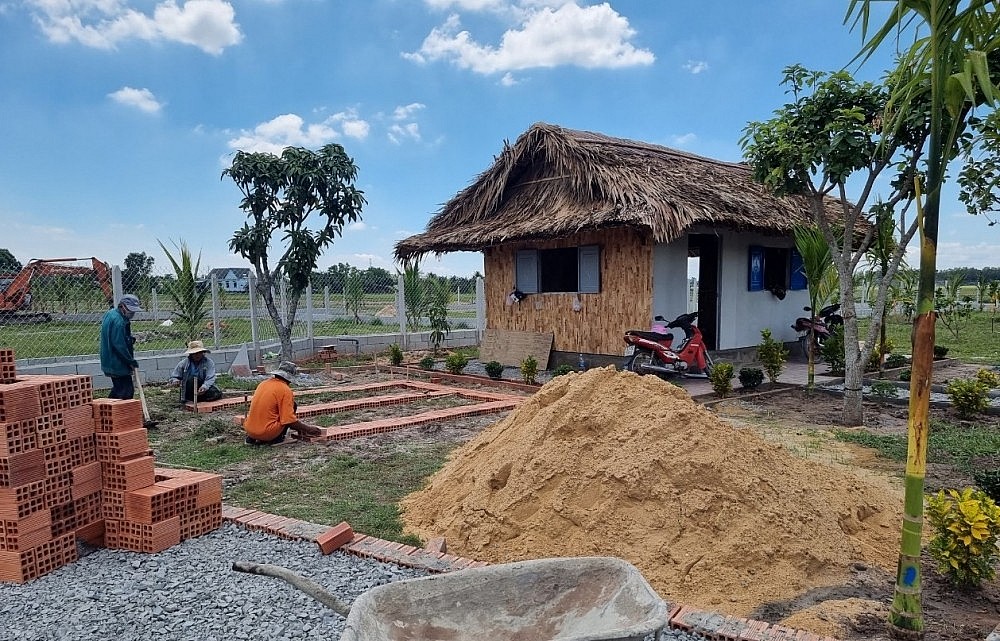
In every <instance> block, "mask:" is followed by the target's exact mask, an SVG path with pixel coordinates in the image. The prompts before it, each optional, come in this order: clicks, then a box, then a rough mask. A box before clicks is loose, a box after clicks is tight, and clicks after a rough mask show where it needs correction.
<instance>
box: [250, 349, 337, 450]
mask: <svg viewBox="0 0 1000 641" xmlns="http://www.w3.org/2000/svg"><path fill="white" fill-rule="evenodd" d="M270 374H271V378H269V379H267V380H264V381H261V382H260V384H259V385H257V389H256V390H254V393H253V398H252V399H250V411H249V412H247V416H246V418H245V419H243V429H244V430H245V431H246V433H247V437H246V443H247V445H276V444H278V443H281V442H282V441H284V440H285V436H286V435H287V434H288V430H295V432H296V437H297V438H301V437H302V436H303V435H305V436H319V435H320V434H322V430H320V428H318V427H316V426H315V425H308V424H306V423H303V422H302V421H300V420H299V419H298V417H297V416H295V400H294V394H293V393H292V387H291V384H292V381H293V380H294V379H295V378H296V377H297V376H298V368H297V367H296V366H295V363H292V362H290V361H282V362H281V364H280V365H278V369H276V370H275V371H273V372H270Z"/></svg>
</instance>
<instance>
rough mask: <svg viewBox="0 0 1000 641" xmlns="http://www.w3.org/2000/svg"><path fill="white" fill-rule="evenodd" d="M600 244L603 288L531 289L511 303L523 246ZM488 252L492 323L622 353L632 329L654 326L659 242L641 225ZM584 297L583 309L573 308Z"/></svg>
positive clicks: (577, 346) (566, 348)
mask: <svg viewBox="0 0 1000 641" xmlns="http://www.w3.org/2000/svg"><path fill="white" fill-rule="evenodd" d="M581 245H600V247H601V292H600V293H599V294H575V293H551V294H549V293H543V294H528V296H527V297H526V298H525V299H524V300H522V301H521V302H520V303H514V304H507V296H508V295H509V294H510V292H511V291H513V290H514V277H515V276H514V264H515V257H516V255H517V250H519V249H556V248H560V247H578V246H581ZM484 254H485V258H484V269H485V272H486V274H485V276H486V277H485V286H486V327H487V328H490V329H507V330H516V331H523V332H553V334H554V335H555V339H554V341H553V345H552V349H553V350H556V351H563V352H583V353H585V354H607V355H614V356H617V355H620V354H621V353H622V350H624V348H625V343H624V342H623V341H622V334H623V333H624V332H625V330H626V329H648V328H649V323H650V319H652V317H653V309H652V306H653V300H652V299H653V296H652V291H653V271H652V265H653V244H652V239H651V238H649V237H648V236H647V235H645V234H643V233H641V232H640V231H639V230H637V229H630V228H617V229H610V230H604V231H593V232H584V233H580V234H576V235H574V236H569V237H566V238H559V239H554V240H544V241H542V240H540V241H536V242H525V243H511V244H505V245H503V246H501V247H493V248H490V249H487V250H486V251H485V252H484ZM575 297H579V299H580V304H581V309H580V311H578V312H575V311H573V300H574V298H575Z"/></svg>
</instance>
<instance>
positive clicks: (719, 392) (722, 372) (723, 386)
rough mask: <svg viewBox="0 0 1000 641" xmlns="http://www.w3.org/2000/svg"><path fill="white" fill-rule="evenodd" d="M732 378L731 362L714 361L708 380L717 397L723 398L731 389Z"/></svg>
mask: <svg viewBox="0 0 1000 641" xmlns="http://www.w3.org/2000/svg"><path fill="white" fill-rule="evenodd" d="M732 379H733V365H732V363H716V364H715V367H713V368H712V373H711V374H709V375H708V380H710V381H711V382H712V390H713V391H715V394H716V396H718V397H719V398H725V397H726V396H728V395H729V393H730V392H732V391H733V383H732Z"/></svg>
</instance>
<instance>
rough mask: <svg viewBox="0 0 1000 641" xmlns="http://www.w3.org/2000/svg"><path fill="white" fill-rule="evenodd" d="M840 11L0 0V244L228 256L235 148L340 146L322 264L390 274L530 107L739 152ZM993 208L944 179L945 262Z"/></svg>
mask: <svg viewBox="0 0 1000 641" xmlns="http://www.w3.org/2000/svg"><path fill="white" fill-rule="evenodd" d="M846 6H847V2H834V1H831V0H755V1H753V2H747V1H746V0H717V1H715V2H681V1H679V0H616V1H612V2H605V3H591V2H583V1H580V0H578V1H576V2H566V1H552V0H343V1H333V0H234V1H231V2H224V1H222V0H187V1H186V2H185V1H184V0H166V1H155V0H154V1H139V0H20V1H17V0H14V1H12V0H0V60H2V64H0V141H2V146H0V149H2V153H0V247H6V248H8V249H10V250H11V251H12V252H13V253H14V255H15V256H16V257H17V258H18V259H19V260H21V261H22V262H25V261H27V260H28V259H29V258H56V257H69V256H80V257H85V256H97V257H99V258H101V259H103V260H106V261H109V262H112V263H117V264H121V262H122V261H123V259H124V257H125V256H126V255H127V254H128V253H129V252H133V251H137V252H138V251H144V252H146V253H147V254H149V255H150V256H153V257H154V258H155V259H156V270H157V271H166V270H167V268H168V262H167V260H166V257H165V256H164V255H163V252H162V250H160V248H159V246H158V245H157V240H161V241H163V242H164V244H166V245H167V246H168V247H171V243H173V242H177V241H184V242H186V243H187V244H188V245H189V246H190V247H191V248H192V249H193V250H194V251H195V252H201V256H202V266H203V267H227V266H236V265H241V264H243V263H242V260H241V259H240V258H238V257H236V256H234V255H233V254H231V253H230V252H229V249H228V241H229V239H230V237H231V236H232V233H233V231H234V230H236V229H237V228H239V227H240V226H241V225H242V223H243V220H244V215H243V213H242V212H241V211H240V210H239V208H238V203H239V198H240V196H239V192H238V191H237V190H236V188H235V186H234V185H233V184H232V182H231V181H229V180H228V179H225V180H223V179H221V172H222V170H223V169H224V168H225V167H227V166H229V164H230V162H231V159H232V154H233V153H234V151H235V150H237V149H244V150H247V151H272V152H276V153H277V152H280V149H281V148H282V147H283V146H285V145H296V146H304V147H309V148H313V149H315V148H319V147H320V146H322V145H324V144H327V143H329V142H337V143H340V144H342V145H343V146H344V147H345V148H346V150H347V152H348V154H349V155H350V156H351V157H352V158H354V160H355V162H356V164H357V166H358V168H359V176H358V183H357V184H358V186H359V187H360V188H361V189H362V190H364V192H365V195H366V198H367V200H368V205H367V207H366V208H365V210H364V214H363V221H362V222H361V223H359V224H356V225H354V226H353V227H351V228H349V229H347V230H345V233H344V237H343V238H341V239H338V241H337V242H336V243H335V244H334V245H333V246H332V247H331V248H329V249H328V250H327V251H326V252H325V253H324V255H323V256H322V257H321V259H320V263H319V266H318V267H319V269H321V270H322V269H326V268H327V267H328V266H330V265H333V264H336V263H340V262H348V263H351V264H354V265H357V266H359V267H367V266H369V265H374V266H379V267H384V268H386V269H389V270H394V269H395V268H396V266H395V265H394V264H393V262H392V247H393V244H394V243H395V242H396V241H397V240H399V239H400V238H403V237H405V236H408V235H411V234H414V233H418V232H420V231H422V230H423V228H424V226H425V225H426V223H427V221H428V219H429V218H430V216H431V215H432V214H433V213H434V212H436V211H437V210H438V209H439V207H440V206H441V204H442V203H444V202H445V201H447V200H448V199H450V198H451V197H452V196H453V195H455V193H456V192H458V191H459V190H460V189H462V188H463V187H465V186H466V185H467V184H468V183H469V182H471V181H472V180H473V179H474V178H475V177H476V176H477V175H478V174H479V173H480V172H482V171H483V170H484V169H486V168H487V167H488V166H489V165H490V163H491V162H492V160H493V158H494V155H495V154H497V153H499V151H500V150H501V148H502V145H503V141H504V140H509V141H511V142H513V141H514V140H515V139H516V138H517V136H518V135H520V134H521V133H522V132H523V131H524V130H525V129H527V128H528V127H529V126H530V125H531V124H532V123H534V122H539V121H544V122H549V123H553V124H558V125H562V126H565V127H571V128H576V129H586V130H591V131H598V132H602V133H606V134H609V135H613V136H620V137H624V138H634V139H638V140H644V141H648V142H653V143H657V144H662V145H666V146H670V147H675V148H679V149H684V150H687V151H690V152H693V153H698V154H702V155H706V156H710V157H714V158H719V159H723V160H731V161H737V160H739V159H740V156H741V152H740V148H739V143H738V140H739V137H740V134H741V132H742V130H743V128H744V127H745V126H746V123H747V122H748V121H751V120H763V119H767V118H769V117H770V116H771V112H772V111H773V110H774V109H776V108H777V107H779V106H780V105H781V104H783V102H784V101H785V100H786V96H785V94H784V90H783V88H782V87H780V86H779V84H778V83H779V81H780V78H781V70H782V68H784V67H785V66H786V65H789V64H792V63H801V64H803V65H805V66H806V67H808V68H813V69H823V70H833V69H838V68H840V67H842V66H844V65H846V64H848V63H849V62H850V60H851V58H852V57H853V56H854V54H855V53H856V51H857V49H858V47H859V45H860V41H861V36H860V33H858V32H851V31H850V30H849V28H848V27H847V26H844V25H843V17H844V12H845V10H846ZM888 62H889V56H888V54H886V55H885V56H884V57H883V58H881V59H876V60H874V61H872V62H870V63H869V64H868V65H866V66H865V67H864V68H862V69H860V70H855V73H856V76H857V77H858V78H863V79H877V78H878V77H879V76H880V75H881V72H882V70H883V69H884V68H885V67H887V66H888ZM852 70H854V69H853V68H852ZM986 223H987V221H986V220H983V219H981V218H974V217H971V216H969V215H967V214H965V213H964V210H963V208H962V206H961V204H960V203H959V202H958V200H957V198H955V197H954V194H953V193H951V194H949V195H948V196H947V197H946V198H945V201H944V205H943V209H942V222H941V239H940V240H941V244H940V251H939V261H938V262H939V266H940V267H942V268H945V267H952V266H986V265H996V264H998V263H1000V260H998V259H997V258H995V256H997V252H998V250H1000V238H998V236H997V234H998V233H1000V232H997V231H996V229H997V228H996V227H993V228H988V227H987V226H986ZM423 268H424V269H425V270H426V271H433V272H435V273H438V274H471V273H472V271H474V270H476V269H482V260H481V258H480V256H479V255H478V254H452V255H446V256H444V257H442V258H440V259H438V258H434V257H431V258H428V259H427V260H426V261H425V262H424V265H423Z"/></svg>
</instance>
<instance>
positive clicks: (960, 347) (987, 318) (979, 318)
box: [859, 311, 1000, 364]
mask: <svg viewBox="0 0 1000 641" xmlns="http://www.w3.org/2000/svg"><path fill="white" fill-rule="evenodd" d="M859 329H860V330H861V331H862V337H863V336H864V334H863V332H865V331H867V329H868V321H867V319H862V321H861V322H860V323H859ZM886 329H887V330H888V332H887V335H888V337H889V339H890V340H891V341H892V344H893V345H894V349H893V351H894V352H896V353H899V354H909V353H910V352H911V348H910V332H911V331H912V329H913V326H912V323H910V322H908V321H907V320H906V318H905V317H902V316H893V317H891V318H890V319H889V322H888V323H886ZM934 342H935V344H936V345H941V346H943V347H947V348H948V356H949V357H953V358H959V359H961V360H963V361H971V362H980V363H989V364H997V363H1000V314H998V315H994V314H993V313H992V312H980V311H973V312H972V313H971V315H970V316H969V319H968V322H967V323H965V324H963V326H962V327H961V328H959V330H958V337H957V338H956V337H955V335H954V334H953V333H952V332H950V331H949V330H948V328H947V327H945V326H944V324H943V323H942V322H941V321H940V320H939V321H938V323H937V327H936V328H935V341H934Z"/></svg>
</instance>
